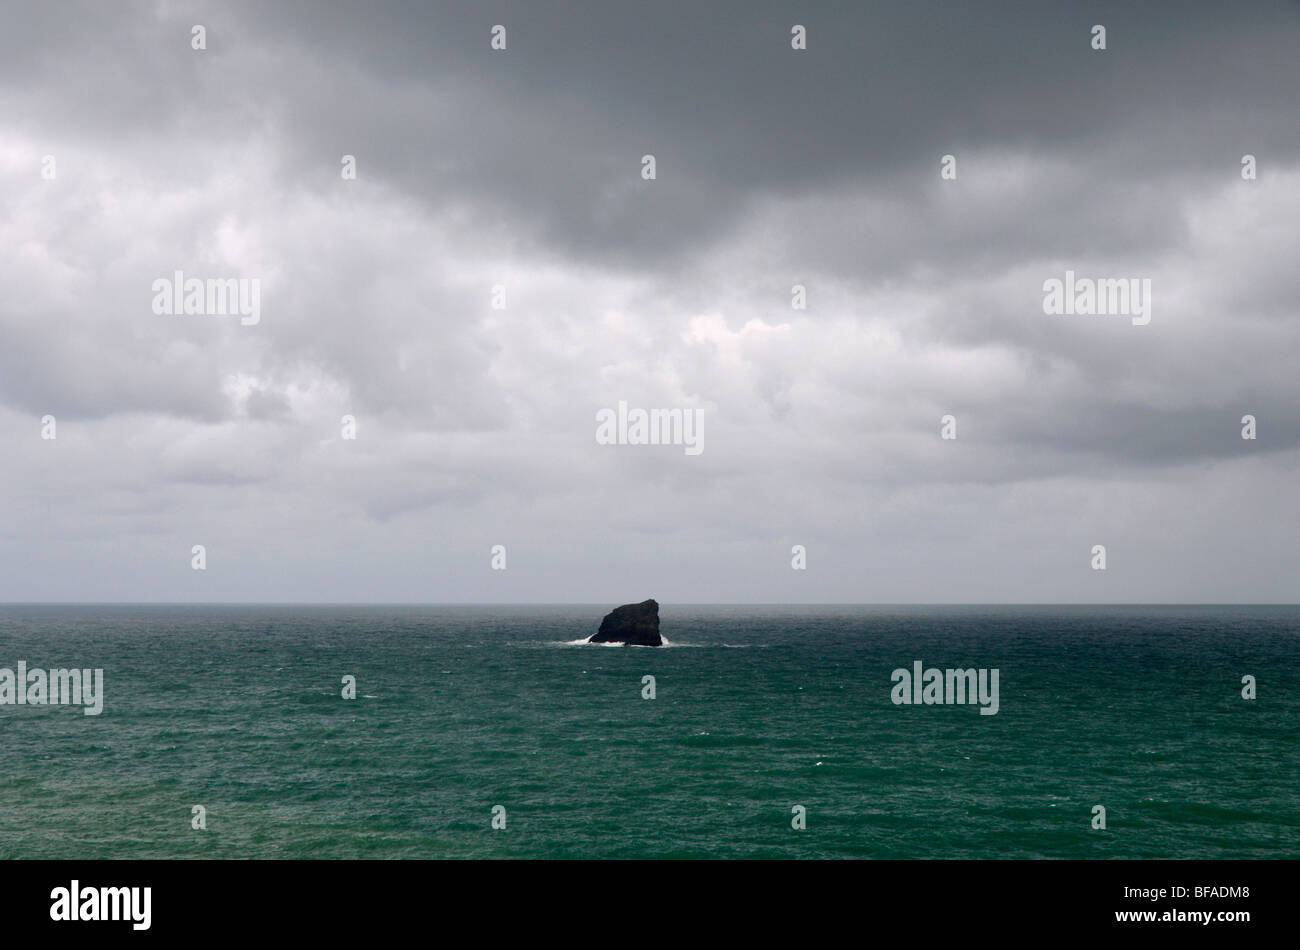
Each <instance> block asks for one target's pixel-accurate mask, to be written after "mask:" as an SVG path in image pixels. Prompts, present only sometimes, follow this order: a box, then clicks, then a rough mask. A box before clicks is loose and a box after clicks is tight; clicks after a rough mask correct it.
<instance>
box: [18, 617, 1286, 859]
mask: <svg viewBox="0 0 1300 950" xmlns="http://www.w3.org/2000/svg"><path fill="white" fill-rule="evenodd" d="M613 606H614V605H613V604H604V605H572V606H557V605H539V606H525V605H514V606H471V605H466V606H406V605H403V606H369V605H367V606H334V605H331V606H303V605H242V606H229V605H199V606H174V605H140V606H136V605H120V604H115V605H76V606H49V605H5V606H0V668H5V669H10V670H16V669H17V666H18V663H19V662H20V661H22V662H25V664H26V666H27V668H28V669H29V670H30V669H34V668H40V669H66V668H82V669H102V670H103V696H102V701H103V709H102V712H100V713H99V714H98V715H92V716H87V715H85V714H84V709H83V708H82V707H81V706H76V705H16V704H12V703H11V704H6V705H0V857H4V858H74V859H86V858H91V859H96V858H109V859H115V858H168V859H170V858H182V859H183V858H232V859H239V858H257V859H267V858H271V859H274V858H321V859H337V858H650V859H713V858H758V859H764V858H776V859H818V858H832V859H834V858H877V859H879V858H995V859H996V858H1046V859H1051V858H1071V859H1073V858H1083V859H1106V858H1198V859H1199V858H1210V859H1218V858H1297V857H1300V607H1295V606H1227V607H1220V606H1101V607H1099V606H925V607H922V606H842V605H834V606H831V605H827V606H807V605H790V606H780V605H759V606H752V605H749V606H728V605H708V606H701V605H673V604H666V605H663V606H662V607H661V612H660V616H661V630H662V633H663V635H664V637H665V638H666V641H667V642H666V645H665V646H663V647H658V648H654V647H629V646H621V645H617V646H609V645H592V644H587V643H585V642H584V640H585V639H586V638H587V637H588V636H590V635H591V634H592V633H594V632H595V631H596V629H597V627H598V626H599V623H600V620H601V617H602V616H603V615H604V613H606V612H607V611H608V610H609V609H611V608H612V607H613ZM918 661H919V662H920V663H921V664H922V665H923V668H931V667H933V668H939V669H941V670H942V669H949V668H956V669H969V668H975V669H983V670H997V671H998V689H999V695H998V703H997V712H996V713H995V714H988V713H981V711H980V710H981V706H980V705H978V704H973V703H969V702H968V703H964V704H961V703H955V702H954V703H932V704H926V703H920V704H914V703H900V702H895V699H896V698H897V695H898V693H897V692H896V691H895V682H896V680H895V671H896V670H906V671H908V672H909V673H910V672H911V671H912V670H913V669H914V664H915V663H916V662H918ZM350 677H351V678H354V680H353V682H354V685H353V686H349V680H348V678H350ZM350 692H354V696H352V697H349V696H348V695H347V694H348V693H350ZM1247 694H1248V695H1247ZM1251 697H1253V698H1251ZM1099 807H1100V809H1102V810H1101V811H1099V810H1098V808H1099Z"/></svg>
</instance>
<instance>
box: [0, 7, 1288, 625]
mask: <svg viewBox="0 0 1300 950" xmlns="http://www.w3.org/2000/svg"><path fill="white" fill-rule="evenodd" d="M0 20H2V21H3V23H4V28H3V30H0V492H2V493H3V498H4V503H3V508H2V509H0V601H22V602H30V601H95V602H98V601H132V602H141V601H168V602H218V601H235V602H261V601H287V602H483V603H507V602H511V603H537V602H562V603H575V602H580V603H608V604H611V605H612V604H617V603H623V602H631V601H640V600H643V599H645V598H647V597H655V598H657V599H658V600H659V601H660V602H661V603H674V602H682V603H686V602H692V603H709V602H719V603H745V602H759V603H765V602H781V603H801V602H841V603H904V602H906V603H972V602H985V603H1003V602H1014V603H1092V602H1157V603H1182V602H1189V603H1191V602H1219V603H1222V602H1287V603H1292V602H1296V601H1297V600H1300V597H1298V596H1297V583H1296V579H1297V578H1298V577H1300V540H1297V528H1298V527H1300V493H1298V492H1297V477H1296V476H1297V463H1300V320H1298V318H1297V307H1298V304H1297V293H1296V287H1295V273H1296V262H1297V260H1300V229H1298V227H1297V222H1300V121H1297V119H1298V117H1300V111H1298V106H1297V90H1300V56H1297V55H1296V50H1297V49H1300V4H1298V3H1294V2H1290V3H1262V2H1261V3H1246V4H1231V5H1220V4H1209V3H1204V4H1201V3H1178V4H1172V3H1171V4H1164V3H1144V4H1129V3H1114V4H1107V3H1068V4H1043V3H1030V2H1025V3H990V4H979V5H975V4H964V3H963V4H958V3H946V4H938V3H927V2H910V3H909V2H899V3H875V2H873V3H870V4H866V3H862V4H856V3H814V2H800V3H783V2H772V3H744V2H736V3H727V2H690V3H686V2H681V3H676V2H655V3H653V4H650V3H645V4H624V3H590V4H586V3H576V2H550V0H530V2H527V3H503V2H490V0H489V2H478V3H370V4H356V3H327V2H310V3H308V2H302V3H294V2H277V3H274V4H267V3H258V2H233V3H230V2H223V3H181V2H150V3H120V4H104V3H85V4H75V3H62V2H60V3H50V4H29V3H18V2H15V0H0ZM196 25H199V26H202V27H203V31H202V39H203V43H202V45H203V46H204V47H205V48H202V49H195V48H194V46H195V44H196V42H197V39H196V37H195V33H194V27H195V26H196ZM498 25H499V26H502V27H504V28H505V33H504V39H505V48H504V49H494V48H493V28H494V27H496V26H498ZM795 25H800V26H803V27H804V28H805V32H806V48H803V49H795V48H792V47H793V45H795V44H793V43H792V40H793V39H794V37H793V34H792V28H793V27H794V26H795ZM1097 25H1101V26H1104V27H1105V48H1104V49H1097V48H1094V46H1095V45H1096V42H1097V40H1096V33H1095V30H1094V27H1095V26H1097ZM498 45H499V43H498ZM1246 155H1250V156H1253V158H1254V168H1255V177H1253V178H1248V177H1246V176H1245V175H1244V174H1243V156H1246ZM344 156H352V157H353V160H354V167H355V178H352V177H346V172H347V166H346V165H345V160H344ZM645 156H653V157H654V177H653V178H647V177H646V165H645V163H644V161H643V158H644V157H645ZM944 156H952V161H951V162H949V163H948V165H947V166H945V164H944ZM945 168H947V169H948V170H949V171H951V170H953V169H955V177H953V176H952V175H951V174H949V175H948V176H947V177H945V175H944V171H945ZM177 271H180V272H182V274H183V275H184V276H185V277H189V278H198V279H200V280H204V281H206V280H227V279H235V280H244V281H253V280H256V281H257V286H258V288H259V308H258V314H257V319H256V322H251V320H248V319H241V317H240V315H237V314H236V315H231V314H225V315H221V314H202V313H158V312H155V311H156V310H157V309H158V307H157V306H155V296H156V292H155V281H157V280H160V279H172V278H173V276H174V274H175V273H176V272H177ZM1067 271H1073V272H1074V273H1075V274H1076V275H1078V276H1079V277H1087V278H1096V279H1124V280H1128V279H1137V280H1139V281H1144V280H1149V281H1150V285H1149V286H1150V288H1151V295H1150V305H1151V306H1150V314H1149V315H1150V321H1149V322H1148V323H1146V324H1144V325H1143V324H1138V323H1135V322H1134V321H1133V320H1131V319H1130V318H1129V317H1128V316H1126V315H1122V314H1121V315H1116V314H1080V313H1073V314H1048V313H1045V312H1044V296H1045V294H1044V289H1045V282H1046V281H1049V280H1052V279H1061V280H1064V279H1065V275H1066V272H1067ZM796 285H799V286H801V287H802V288H803V294H804V302H805V304H806V306H805V307H804V308H802V309H800V308H797V307H796V306H795V291H794V288H795V286H796ZM250 286H251V285H250ZM620 402H623V403H626V404H627V405H628V406H629V407H632V408H637V407H641V408H645V409H651V408H663V409H679V410H681V411H682V412H683V413H691V414H696V415H694V416H693V417H694V418H698V419H699V420H700V423H699V424H700V426H701V434H702V440H701V443H700V445H701V447H702V451H700V452H698V454H689V453H687V452H685V451H684V449H683V446H682V445H680V444H678V445H639V444H602V443H601V442H600V441H598V439H597V438H596V433H597V414H598V413H600V412H601V410H602V409H616V407H617V406H618V405H619V403H620ZM1247 414H1249V415H1253V416H1254V417H1255V420H1256V422H1255V426H1256V432H1255V435H1256V437H1255V438H1254V439H1243V438H1242V430H1243V424H1242V417H1243V416H1245V415H1247ZM345 416H348V417H351V419H352V420H354V422H355V426H354V430H353V431H352V432H345V425H344V417H345ZM945 416H952V417H953V420H954V422H953V425H954V426H955V435H956V437H955V438H943V432H942V428H943V425H942V420H943V418H944V417H945ZM46 417H53V431H52V432H51V430H50V424H49V420H47V418H46ZM353 432H354V434H355V438H347V437H345V436H347V435H349V434H353ZM951 432H952V427H950V434H951ZM51 434H53V436H54V437H53V438H50V437H49V436H50V435H51ZM196 545H201V546H202V550H203V568H204V569H202V570H196V569H195V554H194V548H195V546H196ZM496 545H500V546H502V547H503V548H504V551H505V569H504V570H502V569H494V568H493V548H494V546H496ZM796 545H800V546H802V549H803V552H804V554H803V558H802V560H803V565H804V566H803V568H802V569H796V568H795V566H794V564H795V560H796V559H795V555H794V553H793V552H794V548H795V546H796ZM1096 545H1102V546H1104V548H1105V558H1106V562H1105V569H1104V570H1097V569H1095V567H1094V565H1095V564H1096V563H1097V561H1096V556H1095V553H1094V548H1095V546H1096ZM499 566H500V560H499V559H498V567H499Z"/></svg>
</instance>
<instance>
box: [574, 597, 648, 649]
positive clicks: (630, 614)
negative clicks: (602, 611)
mask: <svg viewBox="0 0 1300 950" xmlns="http://www.w3.org/2000/svg"><path fill="white" fill-rule="evenodd" d="M587 642H588V643H628V644H632V645H633V646H642V647H661V646H663V645H664V641H663V639H662V638H661V637H660V636H659V602H658V601H656V600H653V599H651V600H643V601H642V602H641V603H639V604H624V605H623V606H622V607H615V608H614V609H613V610H611V611H610V612H609V613H607V614H606V615H605V619H604V620H602V621H601V622H600V630H599V631H598V632H597V633H596V635H595V636H594V637H592V638H591V639H590V640H588V641H587Z"/></svg>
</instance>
